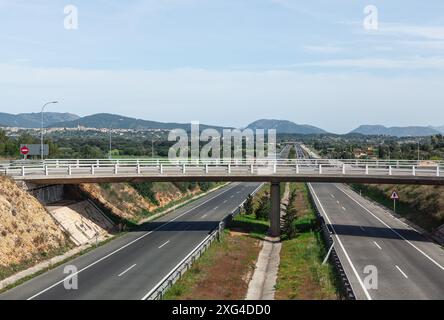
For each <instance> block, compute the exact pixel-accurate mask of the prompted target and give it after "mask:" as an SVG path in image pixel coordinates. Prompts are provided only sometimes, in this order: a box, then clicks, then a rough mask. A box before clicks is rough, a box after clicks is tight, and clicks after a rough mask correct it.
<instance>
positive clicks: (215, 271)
mask: <svg viewBox="0 0 444 320" xmlns="http://www.w3.org/2000/svg"><path fill="white" fill-rule="evenodd" d="M259 251H260V247H259V241H258V240H257V239H255V238H253V237H250V236H248V235H245V234H241V233H237V232H232V231H230V230H225V232H224V233H223V236H222V237H221V241H220V242H218V241H215V242H213V244H212V245H211V246H210V248H208V250H207V251H205V253H203V255H202V256H201V257H200V258H199V259H198V260H197V261H196V262H195V263H194V264H193V265H192V267H191V268H190V269H189V270H188V271H187V272H186V273H185V274H184V275H183V277H182V278H181V279H180V280H178V281H177V282H176V283H175V284H174V285H173V286H172V287H171V288H170V289H169V290H168V291H167V292H166V294H165V295H164V297H163V298H164V299H168V300H191V299H192V300H196V299H197V300H209V299H217V300H232V299H234V300H239V299H240V300H242V299H244V298H245V296H246V293H247V290H248V282H249V280H250V278H251V275H252V273H253V270H254V266H255V262H256V259H257V256H258V254H259Z"/></svg>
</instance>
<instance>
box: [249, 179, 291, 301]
mask: <svg viewBox="0 0 444 320" xmlns="http://www.w3.org/2000/svg"><path fill="white" fill-rule="evenodd" d="M289 196H290V184H289V183H286V184H285V191H284V195H283V197H282V202H281V224H282V216H283V214H285V210H284V209H285V205H287V204H288V198H289ZM281 247H282V244H281V242H280V238H271V237H267V238H266V239H265V240H264V241H262V250H261V252H260V253H259V257H258V259H257V263H256V268H255V270H254V274H253V277H252V278H251V281H250V283H249V285H248V292H247V296H246V298H245V299H246V300H274V295H275V291H276V290H275V286H276V279H277V273H278V270H279V263H280V253H281Z"/></svg>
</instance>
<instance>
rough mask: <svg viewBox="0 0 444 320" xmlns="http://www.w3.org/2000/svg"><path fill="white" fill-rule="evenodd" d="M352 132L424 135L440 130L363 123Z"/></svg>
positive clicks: (437, 132) (403, 135) (405, 135)
mask: <svg viewBox="0 0 444 320" xmlns="http://www.w3.org/2000/svg"><path fill="white" fill-rule="evenodd" d="M350 133H360V134H364V135H384V136H394V137H424V136H431V135H435V134H439V131H438V130H436V129H434V128H431V127H420V126H410V127H385V126H381V125H362V126H359V127H358V128H356V129H355V130H353V131H351V132H350Z"/></svg>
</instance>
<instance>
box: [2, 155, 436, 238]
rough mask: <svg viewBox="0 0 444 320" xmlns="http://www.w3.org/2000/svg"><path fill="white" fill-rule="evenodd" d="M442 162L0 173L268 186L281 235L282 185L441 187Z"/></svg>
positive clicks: (68, 180) (59, 165) (48, 168)
mask: <svg viewBox="0 0 444 320" xmlns="http://www.w3.org/2000/svg"><path fill="white" fill-rule="evenodd" d="M443 168H444V162H443V161H409V160H384V161H381V160H354V159H353V160H347V159H345V160H343V159H341V160H339V159H319V158H317V159H307V158H298V159H273V160H270V159H247V160H245V159H243V160H236V159H234V160H229V161H225V160H205V161H200V160H199V161H194V160H183V161H169V160H168V159H50V160H45V161H43V162H8V163H2V164H0V174H1V175H6V176H9V177H11V178H13V179H15V180H16V181H22V182H25V183H27V184H29V183H31V184H36V185H54V184H79V183H116V182H144V181H152V182H157V181H158V182H162V181H163V182H167V181H172V182H178V181H233V182H234V181H236V182H270V183H271V190H270V195H271V207H272V208H271V212H270V225H271V226H270V230H271V235H274V236H277V235H278V234H279V233H280V225H279V224H280V183H281V182H333V183H369V184H371V183H375V184H426V185H444V172H443Z"/></svg>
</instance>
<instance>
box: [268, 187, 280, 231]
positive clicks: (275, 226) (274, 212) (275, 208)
mask: <svg viewBox="0 0 444 320" xmlns="http://www.w3.org/2000/svg"><path fill="white" fill-rule="evenodd" d="M280 189H281V185H280V183H279V182H272V183H271V190H270V198H271V211H270V216H269V218H270V236H272V237H279V236H280V234H281V192H280Z"/></svg>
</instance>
